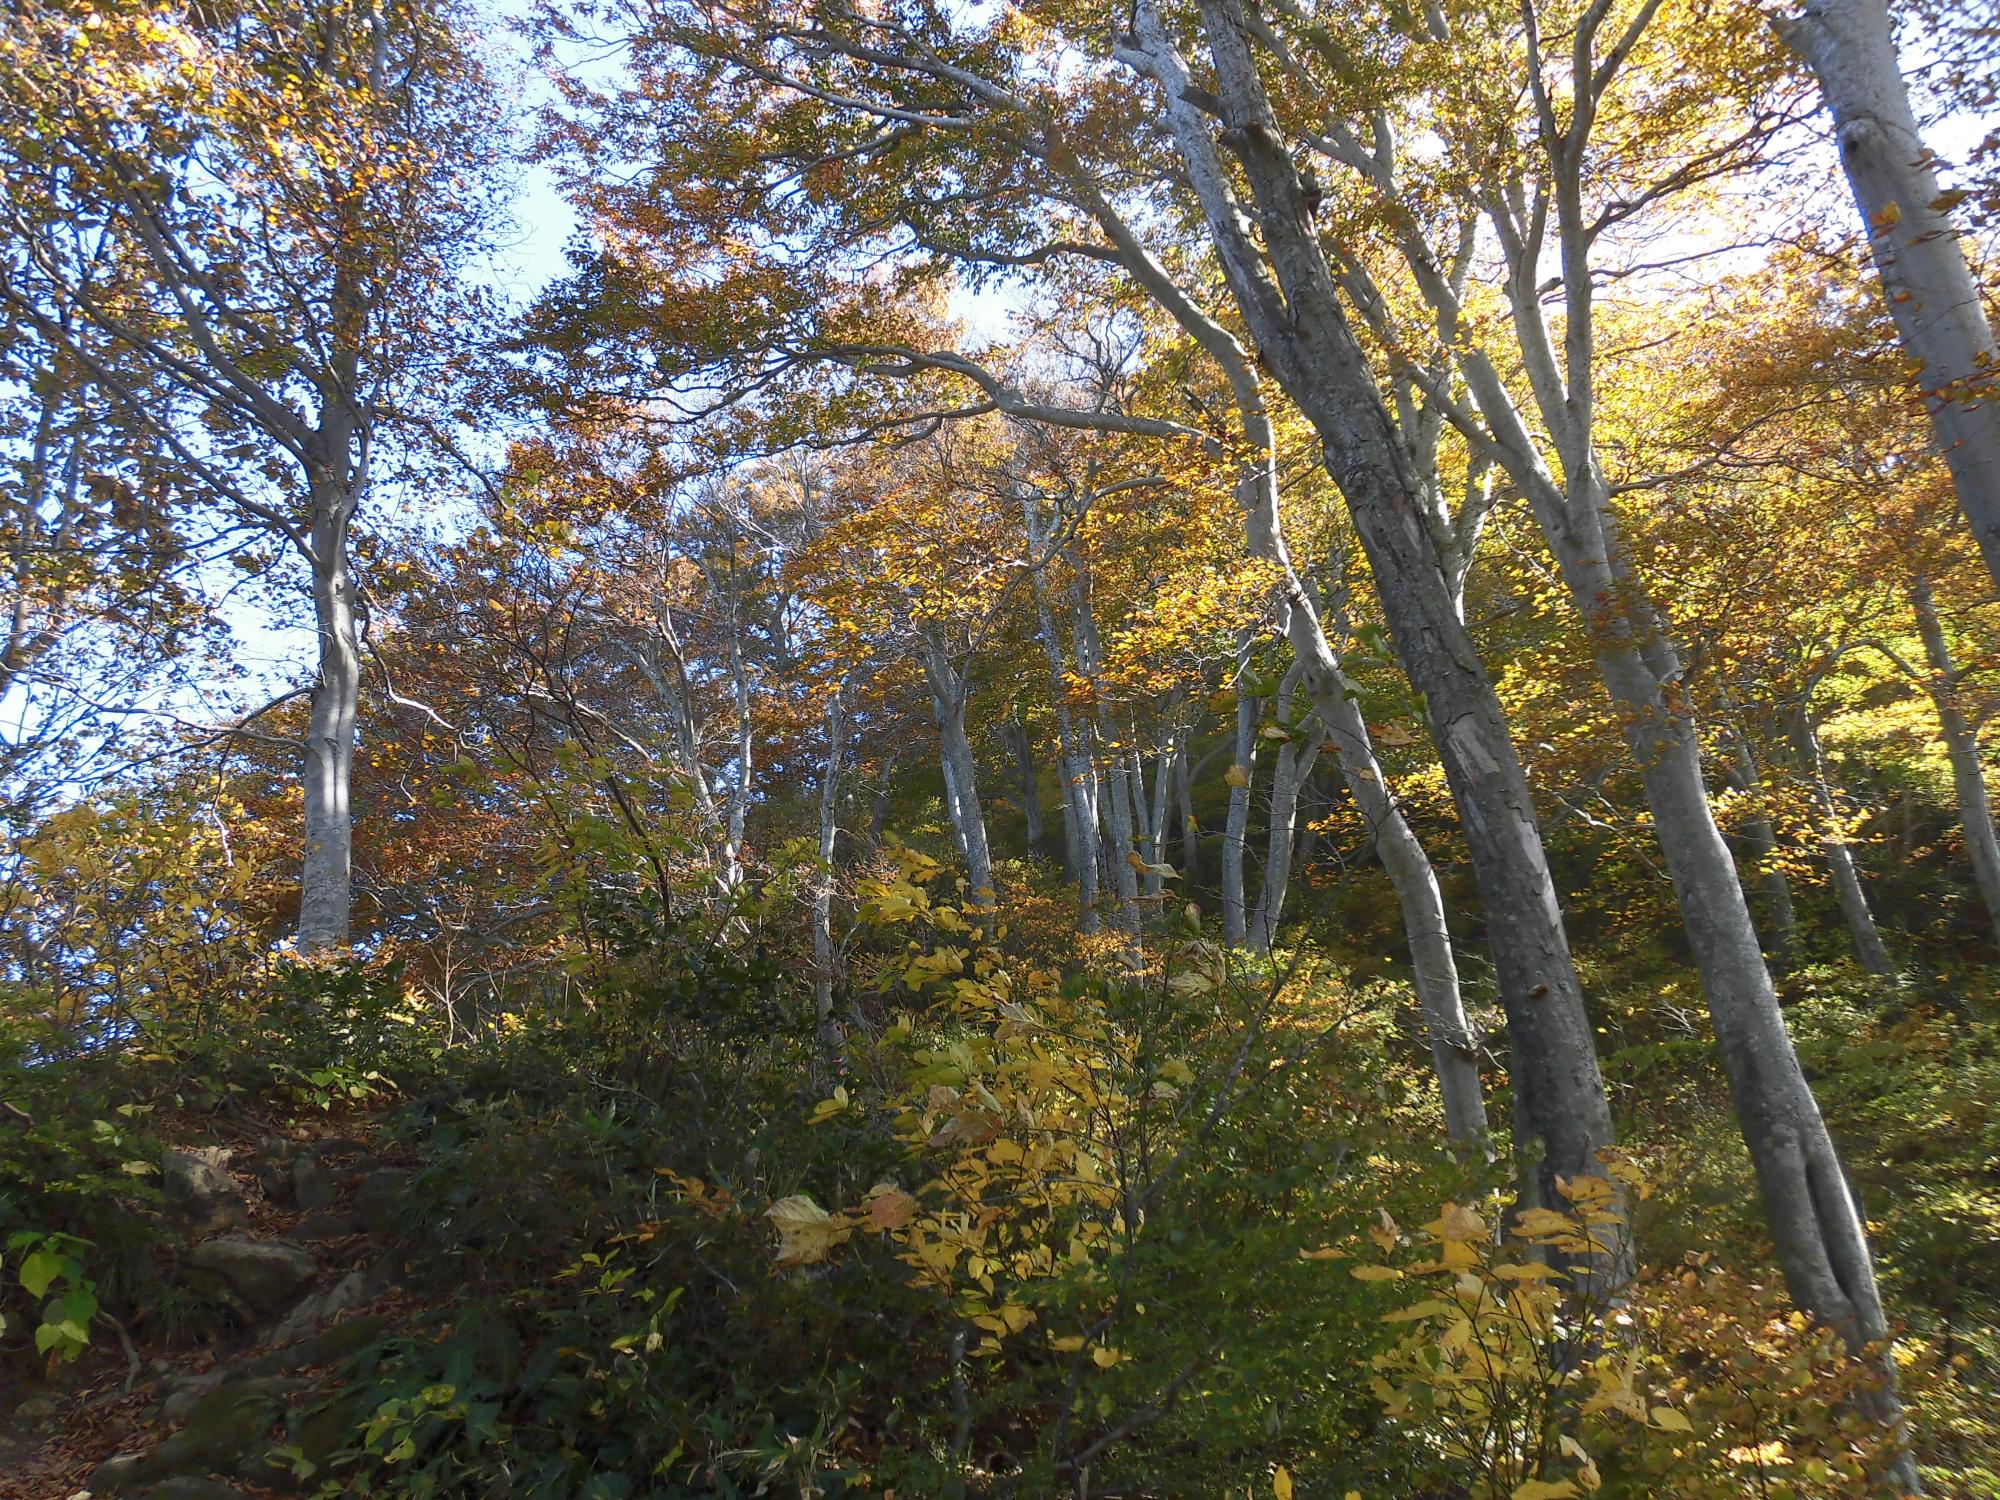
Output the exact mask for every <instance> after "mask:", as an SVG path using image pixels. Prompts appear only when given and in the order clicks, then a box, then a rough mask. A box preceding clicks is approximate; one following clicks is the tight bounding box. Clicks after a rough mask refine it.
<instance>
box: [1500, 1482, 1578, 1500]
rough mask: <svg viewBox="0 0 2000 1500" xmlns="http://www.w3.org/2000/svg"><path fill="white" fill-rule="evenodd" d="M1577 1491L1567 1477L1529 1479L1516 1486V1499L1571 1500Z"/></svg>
mask: <svg viewBox="0 0 2000 1500" xmlns="http://www.w3.org/2000/svg"><path fill="white" fill-rule="evenodd" d="M1576 1492H1577V1490H1576V1485H1575V1484H1574V1483H1572V1482H1571V1481H1570V1480H1567V1479H1557V1480H1547V1479H1529V1480H1524V1481H1523V1482H1522V1483H1520V1484H1517V1485H1515V1486H1514V1500H1570V1497H1571V1496H1572V1495H1574V1494H1576Z"/></svg>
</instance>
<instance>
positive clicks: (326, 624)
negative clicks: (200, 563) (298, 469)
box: [298, 478, 361, 953]
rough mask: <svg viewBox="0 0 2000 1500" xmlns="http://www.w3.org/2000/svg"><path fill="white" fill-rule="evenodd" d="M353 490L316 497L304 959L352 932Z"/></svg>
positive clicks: (356, 670)
mask: <svg viewBox="0 0 2000 1500" xmlns="http://www.w3.org/2000/svg"><path fill="white" fill-rule="evenodd" d="M356 499H357V497H356V495H355V494H354V492H353V489H352V487H351V486H349V485H344V484H340V483H338V482H335V481H333V480H332V479H329V478H322V479H320V480H318V481H317V482H316V483H315V484H314V487H313V497H312V512H313V514H312V547H313V555H312V558H311V564H312V593H313V615H314V619H315V623H316V625H317V626H318V630H319V679H318V681H317V682H316V683H315V684H314V686H313V691H312V717H311V720H310V722H309V725H308V727H307V730H306V745H305V765H304V783H305V804H306V807H305V811H306V830H305V831H306V840H305V859H304V862H303V866H302V868H301V871H300V879H299V929H298V947H299V951H300V952H301V953H318V952H322V951H326V950H329V949H338V948H344V947H345V946H346V945H347V942H348V940H349V937H350V936H351V934H352V928H353V902H354V814H353V803H352V786H353V777H354V737H355V734H356V731H357V730H358V728H359V723H360V708H361V632H360V629H359V626H358V623H357V620H356V616H355V591H354V573H353V570H352V565H351V564H350V562H349V559H348V554H347V536H348V523H349V521H350V520H351V519H352V518H353V515H354V506H355V501H356Z"/></svg>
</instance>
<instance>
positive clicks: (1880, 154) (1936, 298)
mask: <svg viewBox="0 0 2000 1500" xmlns="http://www.w3.org/2000/svg"><path fill="white" fill-rule="evenodd" d="M1771 24H1772V25H1773V26H1774V27H1775V28H1776V29H1777V33H1778V35H1779V36H1781V37H1782V38H1784V40H1785V42H1786V44H1787V45H1788V46H1790V47H1792V48H1793V49H1794V50H1796V51H1797V52H1798V53H1799V55H1800V56H1801V57H1803V58H1804V59H1805V61H1806V63H1807V65H1808V66H1809V67H1810V68H1811V69H1812V74H1813V77H1814V79H1816V80H1817V81H1818V83H1819V88H1820V94H1821V97H1822V98H1823V99H1824V101H1825V105H1826V109H1827V112H1828V114H1829V115H1831V116H1832V120H1833V138H1834V142H1835V144H1836V145H1837V146H1838V148H1839V150H1840V163H1841V166H1842V168H1843V169H1844V170H1845V171H1846V174H1847V181H1848V185H1849V187H1850V188H1851V189H1852V190H1853V193H1854V206H1855V208H1856V209H1857V210H1858V211H1859V212H1860V214H1861V220H1862V224H1863V227H1864V232H1865V233H1866V235H1867V237H1868V252H1869V257H1870V259H1872V260H1873V262H1874V265H1875V273H1876V276H1877V277H1878V278H1879V279H1880V281H1881V284H1882V293H1883V299H1884V301H1886V302H1887V304H1888V308H1889V315H1890V316H1891V317H1892V318H1894V319H1895V322H1896V331H1897V333H1898V335H1899V336H1900V337H1901V339H1902V342H1903V348H1904V350H1905V351H1906V352H1907V353H1908V355H1909V359H1910V366H1911V374H1912V375H1913V377H1914V379H1915V381H1916V383H1917V389H1918V392H1919V394H1920V397H1921V399H1922V401H1923V404H1924V407H1925V409H1926V410H1927V411H1928V412H1929V413H1930V419H1931V425H1932V427H1933V429H1934V430H1935V432H1936V434H1937V445H1938V448H1939V450H1940V451H1941V452H1942V453H1943V455H1944V461H1945V463H1946V464H1947V465H1948V466H1949V467H1950V469H1951V477H1952V484H1953V486H1954V487H1955V488H1956V489H1957V491H1958V502H1959V505H1960V506H1961V507H1962V508H1963V510H1964V512H1965V519H1966V521H1967V522H1968V523H1969V524H1970V525H1971V527H1972V534H1973V536H1974V537H1976V538H1977V539H1978V542H1979V548H1980V551H1981V552H1982V553H1984V554H1985V557H1986V567H1987V571H1988V572H1990V573H1991V574H1992V575H1993V578H1994V581H1995V583H1996V584H2000V400H1997V399H1995V392H1994V382H1995V380H1996V379H2000V347H1996V345H1995V343H1994V336H1993V322H1992V319H1991V316H1990V315H1989V313H1988V311H1987V306H1986V302H1985V299H1984V298H1983V297H1982V296H1981V294H1980V288H1979V285H1978V283H1977V282H1976V281H1975V280H1974V279H1973V275H1972V270H1971V267H1970V266H1969V265H1968V263H1967V260H1966V255H1965V247H1964V245H1963V244H1962V243H1961V241H1960V237H1959V228H1958V225H1957V224H1956V222H1955V221H1954V217H1953V213H1952V210H1953V209H1954V208H1955V207H1956V206H1957V205H1958V203H1959V202H1960V201H1962V199H1963V197H1964V194H1962V193H1951V192H1946V191H1945V190H1944V187H1943V185H1942V184H1941V183H1940V182H1939V180H1938V173H1937V159H1936V155H1935V153H1933V152H1932V151H1931V150H1930V148H1929V147H1928V146H1926V145H1925V144H1924V141H1923V137H1922V136H1921V135H1920V134H1919V132H1918V128H1917V119H1916V115H1915V112H1914V111H1913V110H1912V109H1911V107H1910V94H1909V89H1908V88H1907V87H1906V86H1905V84H1904V82H1903V73H1902V66H1901V63H1900V61H1899V59H1898V58H1897V55H1896V41H1895V37H1894V35H1893V34H1892V32H1891V29H1890V24H1889V7H1888V5H1887V4H1886V3H1885V0H1806V3H1805V4H1803V5H1801V6H1800V7H1799V8H1798V9H1797V10H1790V9H1785V10H1781V11H1777V12H1774V13H1773V14H1772V16H1771Z"/></svg>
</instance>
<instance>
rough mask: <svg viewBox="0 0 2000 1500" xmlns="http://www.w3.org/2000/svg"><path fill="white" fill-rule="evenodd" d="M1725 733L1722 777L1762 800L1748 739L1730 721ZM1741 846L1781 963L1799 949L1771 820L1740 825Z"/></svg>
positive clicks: (1759, 817)
mask: <svg viewBox="0 0 2000 1500" xmlns="http://www.w3.org/2000/svg"><path fill="white" fill-rule="evenodd" d="M1726 733H1727V735H1728V738H1729V759H1728V760H1727V761H1726V762H1725V763H1724V774H1725V775H1726V776H1727V777H1728V778H1729V784H1730V785H1731V786H1732V787H1734V788H1735V789H1736V790H1737V791H1738V792H1739V793H1740V794H1742V795H1743V796H1746V797H1752V798H1756V797H1761V796H1762V795H1763V790H1764V778H1763V775H1762V773H1761V771H1760V770H1759V768H1758V765H1757V753H1756V751H1755V750H1754V749H1753V748H1752V747H1751V744H1750V736H1749V735H1748V734H1746V733H1744V730H1743V726H1742V724H1741V723H1739V722H1737V721H1736V720H1735V719H1734V718H1731V719H1730V721H1729V723H1728V725H1727V728H1726ZM1743 842H1744V844H1745V846H1746V848H1747V850H1748V853H1749V856H1750V862H1751V865H1752V867H1753V868H1754V869H1755V870H1756V872H1757V888H1758V889H1759V890H1761V891H1762V892H1763V893H1764V904H1765V905H1766V907H1768V908H1769V910H1770V943H1769V947H1770V951H1771V955H1772V957H1773V958H1775V959H1778V960H1780V961H1781V962H1782V961H1783V960H1785V959H1788V958H1789V957H1790V956H1791V955H1792V954H1793V953H1794V952H1795V951H1796V950H1797V948H1798V940H1799V918H1798V910H1797V908H1796V907H1794V906H1793V904H1792V884H1791V882H1790V881H1789V880H1787V879H1786V878H1785V872H1784V870H1783V868H1782V867H1781V866H1780V865H1779V863H1778V851H1779V844H1778V831H1777V829H1776V828H1774V827H1772V826H1771V820H1770V818H1769V817H1767V816H1765V815H1764V814H1763V813H1761V812H1760V813H1758V814H1757V815H1756V816H1755V817H1753V818H1749V819H1746V820H1745V822H1744V824H1743Z"/></svg>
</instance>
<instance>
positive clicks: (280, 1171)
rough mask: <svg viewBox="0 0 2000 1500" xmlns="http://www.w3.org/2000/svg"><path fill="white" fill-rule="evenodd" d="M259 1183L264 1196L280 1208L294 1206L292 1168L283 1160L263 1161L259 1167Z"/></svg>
mask: <svg viewBox="0 0 2000 1500" xmlns="http://www.w3.org/2000/svg"><path fill="white" fill-rule="evenodd" d="M257 1183H258V1186H260V1187H262V1188H263V1189H264V1196H265V1197H266V1198H268V1199H270V1200H271V1201H272V1202H273V1203H275V1204H277V1205H278V1206H279V1207H280V1208H290V1207H291V1206H292V1169H291V1167H290V1166H289V1165H288V1164H287V1163H285V1162H282V1161H267V1162H262V1163H260V1164H259V1165H258V1167H257Z"/></svg>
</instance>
